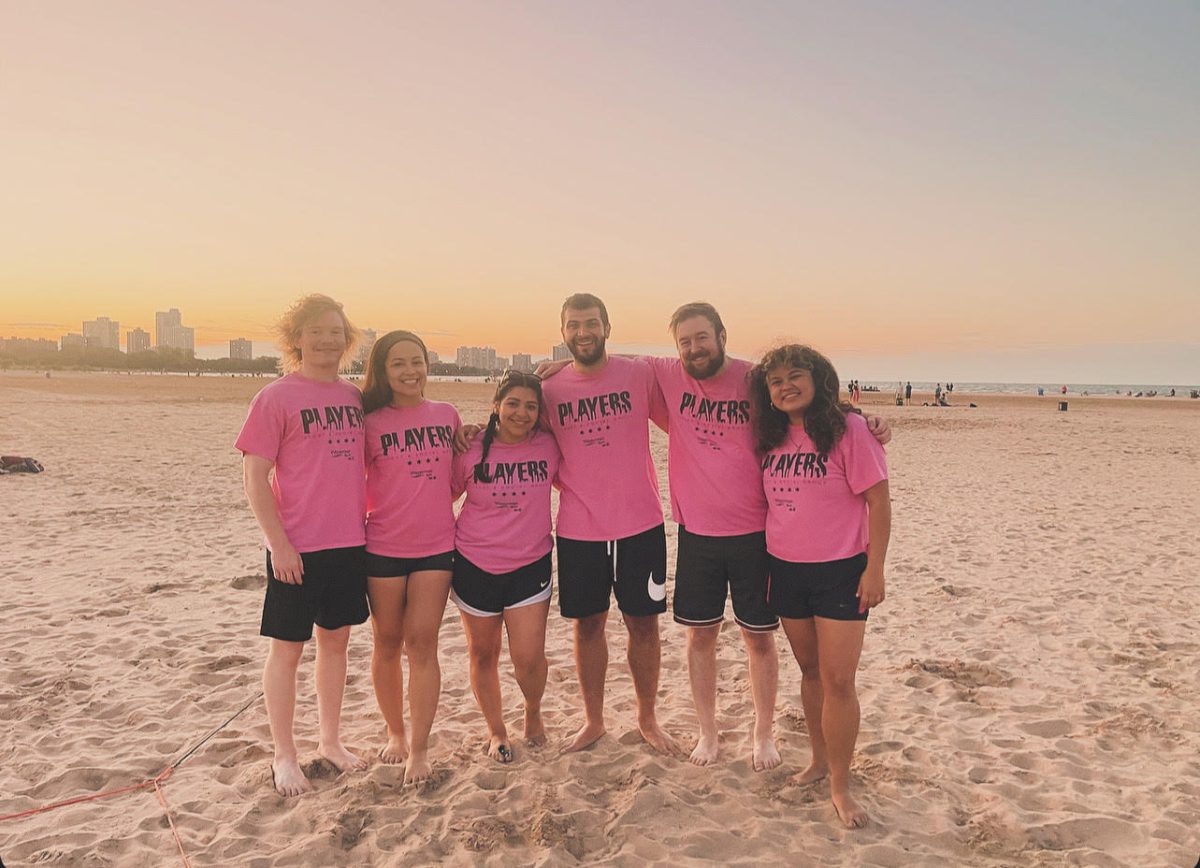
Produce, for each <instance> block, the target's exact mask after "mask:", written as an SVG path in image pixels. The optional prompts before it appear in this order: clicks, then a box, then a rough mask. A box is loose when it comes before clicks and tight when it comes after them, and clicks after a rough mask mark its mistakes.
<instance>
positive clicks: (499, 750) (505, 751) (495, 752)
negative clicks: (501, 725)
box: [487, 735, 513, 763]
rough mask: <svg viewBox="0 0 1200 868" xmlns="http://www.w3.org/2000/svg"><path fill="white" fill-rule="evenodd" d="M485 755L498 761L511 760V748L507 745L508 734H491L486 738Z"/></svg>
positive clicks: (505, 761)
mask: <svg viewBox="0 0 1200 868" xmlns="http://www.w3.org/2000/svg"><path fill="white" fill-rule="evenodd" d="M487 755H488V756H490V757H491V758H492V759H494V760H495V761H496V762H498V763H510V762H512V761H513V752H512V748H511V747H509V746H508V736H505V735H493V736H492V737H491V738H490V739H488V746H487Z"/></svg>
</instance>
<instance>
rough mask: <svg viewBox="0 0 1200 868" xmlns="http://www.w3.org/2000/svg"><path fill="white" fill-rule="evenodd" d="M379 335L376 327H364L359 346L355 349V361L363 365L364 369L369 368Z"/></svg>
mask: <svg viewBox="0 0 1200 868" xmlns="http://www.w3.org/2000/svg"><path fill="white" fill-rule="evenodd" d="M378 337H379V335H378V333H377V332H376V331H375V329H363V330H362V337H361V338H360V339H359V341H358V346H357V347H355V349H354V361H355V362H357V363H358V364H360V365H362V367H363V370H364V371H365V370H366V369H367V362H369V361H370V360H371V349H372V348H373V347H374V346H375V341H376V340H378Z"/></svg>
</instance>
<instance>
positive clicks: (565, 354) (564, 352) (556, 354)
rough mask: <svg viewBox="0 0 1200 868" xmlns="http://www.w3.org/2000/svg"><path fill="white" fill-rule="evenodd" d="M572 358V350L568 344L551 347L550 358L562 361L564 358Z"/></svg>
mask: <svg viewBox="0 0 1200 868" xmlns="http://www.w3.org/2000/svg"><path fill="white" fill-rule="evenodd" d="M569 358H571V351H570V350H569V349H568V348H567V345H566V344H559V345H558V346H554V347H551V348H550V359H551V360H552V361H555V362H560V361H562V360H563V359H569Z"/></svg>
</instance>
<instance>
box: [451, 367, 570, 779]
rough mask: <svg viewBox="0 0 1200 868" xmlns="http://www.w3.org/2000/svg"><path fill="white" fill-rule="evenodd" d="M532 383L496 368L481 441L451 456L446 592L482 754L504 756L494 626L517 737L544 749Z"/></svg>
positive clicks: (548, 447) (545, 493)
mask: <svg viewBox="0 0 1200 868" xmlns="http://www.w3.org/2000/svg"><path fill="white" fill-rule="evenodd" d="M541 410H542V382H541V380H540V379H539V378H538V377H536V376H535V375H533V374H524V373H520V372H518V371H506V372H505V374H504V376H503V378H501V380H500V383H499V385H498V386H497V388H496V394H495V396H494V398H493V403H492V415H491V417H490V418H489V419H488V424H487V428H486V429H485V430H484V433H483V436H482V437H477V438H475V440H474V442H473V443H472V444H471V446H470V448H469V449H468V450H467V451H466V452H464V453H463V454H462V455H459V456H458V457H457V458H456V459H455V460H454V476H453V488H454V496H455V497H458V496H459V495H461V494H463V493H464V492H465V493H466V500H465V501H464V502H463V506H462V510H461V511H460V512H459V515H458V524H457V528H456V531H455V549H456V553H455V559H454V578H453V591H452V596H453V599H454V602H455V604H456V605H457V606H458V608H459V612H460V614H461V616H462V621H463V628H464V629H465V630H466V633H467V649H468V652H469V654H470V674H471V690H472V692H473V693H474V694H475V700H476V701H477V702H478V703H479V709H480V711H482V712H483V716H484V719H485V720H486V721H487V728H488V746H487V754H488V756H490V757H492V758H493V759H495V760H496V761H498V762H502V763H507V762H511V761H512V759H513V751H512V747H511V745H510V742H509V738H508V730H507V728H506V727H505V725H504V711H503V704H502V702H501V696H500V672H499V661H500V645H501V630H502V629H507V631H508V651H509V654H510V655H511V657H512V664H513V670H514V671H515V673H516V676H517V684H518V685H519V686H520V688H521V693H522V694H523V695H524V697H525V726H524V737H525V741H526V742H527V743H528V744H530V745H540V744H544V743H545V740H546V733H545V728H544V726H543V724H542V710H541V709H542V694H543V693H545V690H546V670H547V664H546V614H547V612H548V611H549V610H550V551H551V549H552V548H553V547H554V542H553V537H552V535H551V521H550V487H551V485H552V484H553V483H554V480H555V476H556V475H557V473H558V464H559V459H560V456H559V451H558V446H557V445H556V444H555V441H554V437H553V436H552V435H550V434H549V433H547V432H544V431H539V430H538V428H537V423H538V416H539V414H540V413H541Z"/></svg>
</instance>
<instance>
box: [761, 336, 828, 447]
mask: <svg viewBox="0 0 1200 868" xmlns="http://www.w3.org/2000/svg"><path fill="white" fill-rule="evenodd" d="M781 366H782V367H786V368H789V369H790V368H801V369H802V370H805V371H808V372H809V373H810V374H811V375H812V382H813V389H814V392H815V394H814V395H813V400H812V403H811V404H809V405H808V409H807V410H805V411H804V430H805V432H806V433H807V434H808V436H809V437H811V438H812V441H813V445H814V446H816V447H817V451H818V452H822V453H828V452H829V451H830V450H831V449H833V447H834V446H836V445H837V442H838V441H839V440H841V439H842V435H843V434H845V433H846V409H845V408H844V407H843V406H842V404H841V402H840V400H839V395H840V385H839V383H838V375H837V371H836V370H834V367H833V362H831V361H829V359H827V358H826V357H825V356H823V355H822V354H821V353H819V352H817V351H816V350H814V349H813V348H812V347H809V346H804V345H802V344H786V345H784V346H781V347H776V348H775V349H773V350H770V351H768V352H767V354H766V355H765V356H763V357H762V361H760V362H759V363H758V364H757V365H755V366H754V368H753V369H751V371H750V419H751V424H752V425H753V426H754V439H755V445H756V446H757V448H758V451H759V452H760V453H762V454H763V455H766V454H767V453H768V452H770V451H771V450H772V449H774V448H776V447H777V446H778V445H779V444H780V443H782V442H783V441H784V440H785V439H786V438H787V431H788V425H789V424H790V420H789V419H788V414H787V413H785V412H784V411H782V410H779V409H776V408H775V406H774V405H772V404H771V393H770V390H769V389H768V388H767V374H769V373H770V372H771V370H772V369H774V368H778V367H781Z"/></svg>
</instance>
